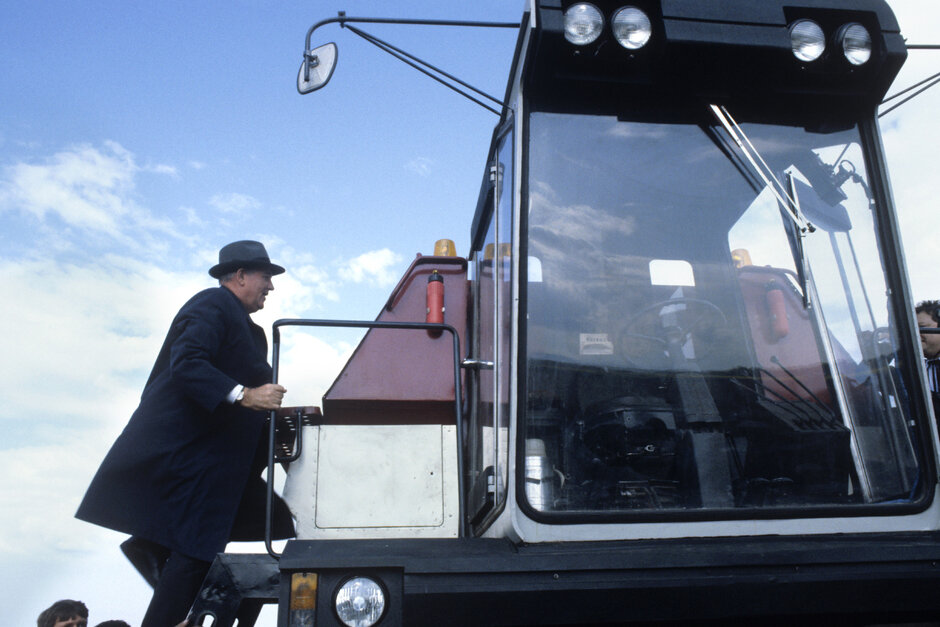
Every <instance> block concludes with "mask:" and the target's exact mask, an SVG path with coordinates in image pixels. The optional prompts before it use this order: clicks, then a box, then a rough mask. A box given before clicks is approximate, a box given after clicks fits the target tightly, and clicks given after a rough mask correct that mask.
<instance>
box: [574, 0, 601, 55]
mask: <svg viewBox="0 0 940 627" xmlns="http://www.w3.org/2000/svg"><path fill="white" fill-rule="evenodd" d="M603 29H604V18H603V16H602V15H601V12H600V9H598V8H597V7H596V6H594V5H593V4H588V3H587V2H579V3H578V4H574V5H571V6H570V7H568V10H567V11H565V39H567V40H568V41H570V42H571V43H573V44H576V45H578V46H585V45H587V44H589V43H592V42H594V41H596V40H597V38H598V37H600V36H601V31H602V30H603Z"/></svg>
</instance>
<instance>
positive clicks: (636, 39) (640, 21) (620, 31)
mask: <svg viewBox="0 0 940 627" xmlns="http://www.w3.org/2000/svg"><path fill="white" fill-rule="evenodd" d="M610 23H611V26H612V27H613V30H614V37H616V38H617V41H618V42H619V43H620V45H621V46H623V47H624V48H626V49H627V50H639V49H640V48H642V47H643V46H645V45H646V43H647V42H648V41H649V40H650V37H651V36H652V35H653V27H652V26H651V25H650V18H649V17H647V15H646V13H644V12H643V11H641V10H640V9H638V8H636V7H623V8H622V9H619V10H618V11H617V12H616V13H614V18H613V19H612V20H611V21H610Z"/></svg>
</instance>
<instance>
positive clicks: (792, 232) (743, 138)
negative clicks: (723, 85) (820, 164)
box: [709, 105, 816, 309]
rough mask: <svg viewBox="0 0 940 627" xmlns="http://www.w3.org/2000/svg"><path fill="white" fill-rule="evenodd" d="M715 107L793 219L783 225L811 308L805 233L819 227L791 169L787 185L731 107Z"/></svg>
mask: <svg viewBox="0 0 940 627" xmlns="http://www.w3.org/2000/svg"><path fill="white" fill-rule="evenodd" d="M709 106H710V107H711V110H712V115H714V116H715V119H716V120H718V122H719V123H720V124H721V125H722V126H723V127H724V129H725V131H727V132H728V135H729V136H730V137H731V139H733V140H734V143H736V144H737V145H738V148H739V149H740V150H741V153H742V154H743V155H744V157H745V158H746V159H747V161H748V162H749V163H750V164H751V167H752V168H753V169H754V172H756V173H757V175H758V176H759V177H760V179H761V180H762V181H763V182H764V185H766V186H767V188H768V189H769V190H770V191H771V193H772V194H773V195H774V197H775V198H776V199H777V202H778V203H780V207H781V209H782V211H781V213H782V214H783V215H785V216H786V217H787V218H789V219H790V221H791V222H792V224H791V225H790V228H786V229H784V230H785V231H786V232H787V238H788V239H789V240H790V248H791V251H792V253H793V259H794V261H795V262H796V267H797V276H798V277H799V281H800V290H801V291H802V292H803V307H804V308H807V309H808V308H809V304H810V303H809V289H808V281H809V279H808V276H809V272H808V268H807V264H806V256H805V254H804V252H803V237H804V236H805V235H806V233H812V232H814V231H815V230H816V227H815V226H813V224H812V223H811V222H810V221H809V220H807V219H806V216H805V215H803V212H802V211H801V210H800V203H799V200H798V197H797V195H796V184H795V180H794V178H793V175H792V174H790V173H789V172H788V173H787V186H786V187H784V186H783V184H782V183H781V182H780V180H779V179H777V176H776V175H775V174H774V172H773V170H771V169H770V166H768V165H767V162H766V161H765V160H764V158H763V157H762V156H761V154H760V152H758V151H757V148H755V147H754V144H753V143H751V140H750V139H749V138H748V136H747V133H745V132H744V129H742V128H741V127H740V126H739V125H738V123H737V122H736V121H735V120H734V118H733V117H731V114H730V113H729V112H728V109H726V108H725V107H720V106H718V105H709Z"/></svg>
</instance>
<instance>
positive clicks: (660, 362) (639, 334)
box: [617, 298, 728, 369]
mask: <svg viewBox="0 0 940 627" xmlns="http://www.w3.org/2000/svg"><path fill="white" fill-rule="evenodd" d="M675 305H684V307H683V308H681V309H678V308H675V309H674V308H673V307H672V306H675ZM667 307H670V310H669V311H666V312H664V311H663V310H664V309H665V308H667ZM653 314H655V315H653ZM669 315H673V316H675V323H674V324H666V323H665V318H666V316H669ZM727 323H728V319H727V318H726V317H725V314H724V312H722V311H721V309H720V308H719V307H718V305H716V304H715V303H713V302H711V301H710V300H705V299H703V298H670V299H668V300H661V301H658V302H655V303H653V304H652V305H647V306H646V307H644V308H642V309H640V310H639V311H638V312H636V313H635V314H633V316H632V317H631V318H630V319H629V320H628V321H627V323H626V324H625V325H624V327H623V330H621V331H620V335H618V342H617V344H618V346H619V347H620V351H621V354H622V356H623V357H624V358H625V359H626V360H627V361H628V362H630V363H632V364H633V365H636V366H641V367H646V368H653V369H662V368H667V367H668V366H669V364H670V363H671V356H670V354H669V350H670V347H679V346H682V345H683V344H685V343H686V342H688V341H689V339H690V338H691V337H692V336H693V335H694V334H695V333H696V332H698V331H701V330H704V329H705V328H706V327H708V326H712V327H716V326H725V325H726V324H727ZM714 346H715V344H714V343H709V345H707V346H696V358H701V357H704V356H705V355H707V354H708V353H709V352H711V350H712V349H713V348H714Z"/></svg>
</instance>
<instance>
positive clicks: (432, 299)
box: [425, 270, 444, 337]
mask: <svg viewBox="0 0 940 627" xmlns="http://www.w3.org/2000/svg"><path fill="white" fill-rule="evenodd" d="M427 300H428V310H427V318H426V319H425V322H429V323H433V324H443V323H444V277H442V276H441V275H440V274H439V273H438V271H437V270H434V271H433V272H431V276H429V277H428V294H427ZM428 334H430V335H431V337H437V336H439V335H440V334H441V332H440V331H433V330H428Z"/></svg>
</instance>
